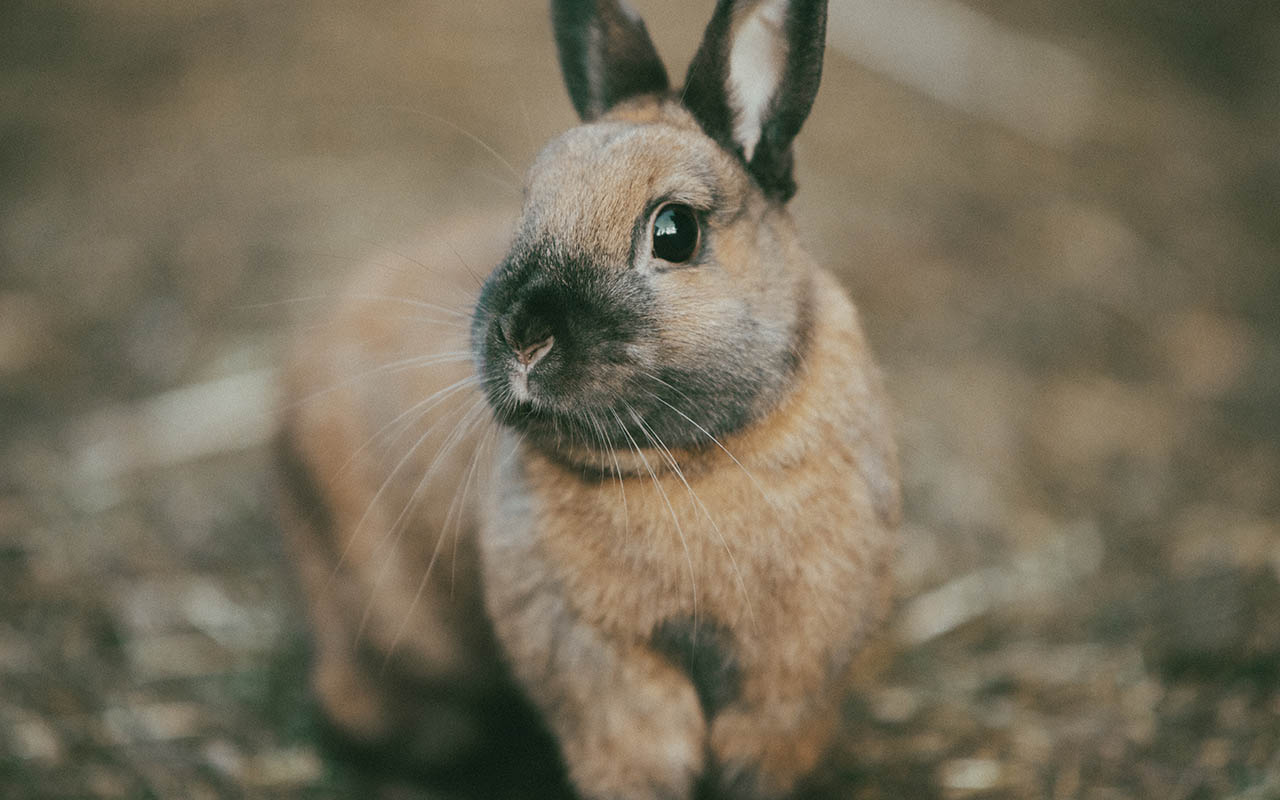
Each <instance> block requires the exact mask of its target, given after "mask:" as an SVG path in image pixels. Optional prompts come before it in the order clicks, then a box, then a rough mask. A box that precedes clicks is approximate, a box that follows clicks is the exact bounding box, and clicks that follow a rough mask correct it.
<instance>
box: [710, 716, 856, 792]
mask: <svg viewBox="0 0 1280 800" xmlns="http://www.w3.org/2000/svg"><path fill="white" fill-rule="evenodd" d="M787 717H789V718H783V719H779V718H778V717H776V716H773V715H764V714H756V713H752V712H751V710H749V709H744V708H729V709H726V710H725V711H724V712H723V713H722V714H720V715H719V716H717V717H716V719H715V722H714V723H713V724H712V726H711V752H712V756H713V758H714V759H715V782H716V783H717V784H718V786H719V789H720V792H721V794H722V796H724V797H732V798H734V800H782V798H787V797H791V796H792V794H793V792H794V791H795V790H796V787H797V785H798V784H799V783H800V781H801V780H802V779H803V778H805V777H806V776H807V775H809V774H810V773H811V772H812V771H813V769H814V768H815V767H816V766H817V764H818V761H819V760H820V759H821V758H822V756H823V754H824V752H825V751H826V749H827V746H828V743H829V742H830V740H831V735H832V731H833V728H834V723H833V721H831V720H825V719H815V718H813V717H810V716H808V715H800V714H796V715H787Z"/></svg>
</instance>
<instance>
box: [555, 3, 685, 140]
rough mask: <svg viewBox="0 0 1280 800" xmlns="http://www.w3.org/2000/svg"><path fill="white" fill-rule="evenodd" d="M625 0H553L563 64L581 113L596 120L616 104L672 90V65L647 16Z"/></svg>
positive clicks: (561, 62) (580, 114)
mask: <svg viewBox="0 0 1280 800" xmlns="http://www.w3.org/2000/svg"><path fill="white" fill-rule="evenodd" d="M623 2H624V0H552V3H551V24H552V27H553V29H554V33H555V40H556V49H557V51H558V53H559V57H560V69H561V71H562V72H563V74H564V81H565V85H566V87H567V88H568V90H569V98H570V99H571V100H572V101H573V107H574V108H575V109H576V110H577V112H578V116H579V117H581V118H582V119H584V120H591V119H594V118H595V117H598V116H600V115H601V114H603V113H604V112H606V111H608V110H609V109H610V108H611V107H613V106H614V105H616V104H617V103H619V102H621V101H623V100H626V99H627V98H630V97H634V96H637V95H642V94H656V93H660V92H665V91H666V90H667V86H668V84H667V70H666V68H665V67H664V66H663V65H662V60H661V59H660V58H659V57H658V52H657V50H655V49H654V46H653V42H652V41H650V39H649V32H648V30H647V29H646V28H645V25H644V21H643V20H641V19H640V18H639V17H638V16H635V15H634V13H633V12H631V11H630V10H629V9H628V8H625V7H624V6H623V5H622V3H623Z"/></svg>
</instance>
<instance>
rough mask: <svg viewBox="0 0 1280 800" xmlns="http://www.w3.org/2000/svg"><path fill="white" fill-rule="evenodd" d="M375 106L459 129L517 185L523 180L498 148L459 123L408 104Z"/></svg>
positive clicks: (458, 130)
mask: <svg viewBox="0 0 1280 800" xmlns="http://www.w3.org/2000/svg"><path fill="white" fill-rule="evenodd" d="M374 108H380V109H385V110H390V111H400V112H402V113H405V114H416V115H418V116H422V117H426V118H427V119H432V120H435V121H436V122H439V123H440V124H441V125H447V126H449V127H450V128H452V129H453V130H455V131H457V132H458V133H460V134H462V135H463V136H465V137H467V138H468V139H470V140H471V141H472V142H475V143H476V144H477V145H479V146H480V147H483V148H484V149H485V152H487V153H488V154H489V155H491V156H493V157H494V158H495V159H497V160H498V162H499V163H501V164H502V166H504V167H506V168H507V171H508V172H510V173H511V176H512V177H513V178H515V179H516V184H517V185H518V184H519V183H520V180H521V178H520V173H518V172H516V168H515V167H513V166H511V162H510V161H507V160H506V159H505V158H503V157H502V154H500V153H499V152H498V151H497V150H494V149H493V148H492V147H490V146H489V144H488V143H487V142H485V141H484V140H483V139H481V138H480V137H479V136H476V135H475V134H474V133H472V132H471V131H469V130H467V129H466V128H463V127H462V126H460V125H458V124H457V123H455V122H452V121H450V120H448V119H445V118H444V117H441V116H438V115H436V114H432V113H430V112H427V111H423V110H421V109H417V108H410V107H408V106H397V105H376V106H374ZM512 188H515V187H514V186H513V187H512Z"/></svg>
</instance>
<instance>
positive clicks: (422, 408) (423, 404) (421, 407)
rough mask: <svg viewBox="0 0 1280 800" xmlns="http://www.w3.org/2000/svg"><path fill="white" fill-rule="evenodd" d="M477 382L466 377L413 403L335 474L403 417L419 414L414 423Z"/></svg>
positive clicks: (340, 471)
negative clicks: (453, 395)
mask: <svg viewBox="0 0 1280 800" xmlns="http://www.w3.org/2000/svg"><path fill="white" fill-rule="evenodd" d="M479 382H480V380H479V379H478V378H477V377H476V376H474V375H468V376H467V377H465V378H463V379H462V380H460V381H457V382H455V383H453V384H451V385H449V386H446V387H445V388H443V389H441V390H440V391H438V392H435V393H434V394H431V395H429V396H428V397H426V398H425V399H423V400H419V401H418V402H416V403H414V404H413V405H412V406H409V408H407V409H406V410H404V411H402V412H401V413H400V414H399V415H398V416H397V417H396V418H395V419H393V420H391V421H390V422H388V423H387V424H386V425H383V426H382V427H381V428H379V429H378V430H377V431H376V432H375V433H374V434H373V435H372V436H370V437H369V438H368V440H366V441H365V443H364V444H362V445H360V447H358V448H356V450H355V452H353V453H352V454H351V455H349V456H347V459H346V460H345V461H343V462H342V464H341V465H340V466H339V467H338V469H337V472H336V474H338V475H341V474H342V472H343V471H344V470H345V469H346V468H347V467H348V466H350V465H351V462H353V461H355V460H356V458H358V457H359V456H360V454H361V453H363V452H364V451H365V449H366V448H367V447H368V446H369V445H371V444H373V442H374V441H375V440H377V439H378V438H379V437H381V436H382V434H384V433H386V432H387V431H388V430H390V429H391V427H392V426H394V425H396V424H397V423H399V422H400V421H401V420H402V419H404V418H405V417H407V416H409V415H410V414H413V413H415V412H419V413H418V414H417V416H416V417H415V418H414V421H416V420H418V419H422V417H424V416H425V415H426V414H427V412H429V411H430V410H431V409H432V408H434V407H435V406H437V405H439V404H440V403H442V402H444V401H445V400H446V399H447V398H448V397H449V396H450V395H452V394H456V393H457V392H459V391H461V390H463V389H465V388H467V387H469V386H474V385H476V384H477V383H479ZM412 425H413V421H410V423H409V424H408V425H406V426H404V429H402V430H401V431H400V432H399V433H397V434H396V435H395V437H394V438H399V437H400V434H401V433H403V432H404V430H407V429H408V428H409V427H412Z"/></svg>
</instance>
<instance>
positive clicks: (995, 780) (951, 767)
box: [939, 758, 1004, 792]
mask: <svg viewBox="0 0 1280 800" xmlns="http://www.w3.org/2000/svg"><path fill="white" fill-rule="evenodd" d="M1003 774H1004V769H1003V766H1002V765H1001V764H1000V762H999V761H995V760H992V759H989V758H954V759H952V760H950V761H946V762H944V763H943V764H942V766H941V767H940V768H939V780H940V781H941V783H942V785H943V786H945V787H946V788H948V789H955V790H957V791H965V792H982V791H987V790H989V789H994V788H996V787H997V786H999V785H1000V781H1001V778H1002V777H1003Z"/></svg>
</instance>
